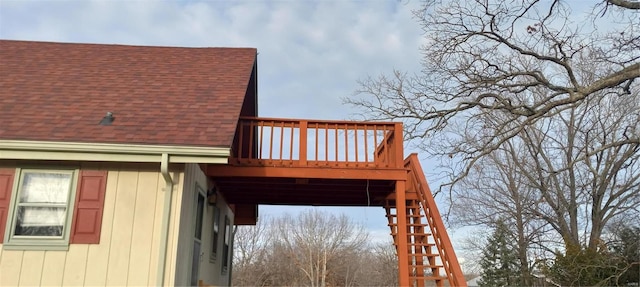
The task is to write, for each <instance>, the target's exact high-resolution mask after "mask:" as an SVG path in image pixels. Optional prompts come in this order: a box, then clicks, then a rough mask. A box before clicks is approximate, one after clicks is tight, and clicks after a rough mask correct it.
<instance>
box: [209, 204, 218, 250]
mask: <svg viewBox="0 0 640 287" xmlns="http://www.w3.org/2000/svg"><path fill="white" fill-rule="evenodd" d="M212 221H213V228H211V254H210V255H209V260H210V261H211V262H214V261H215V260H216V257H217V254H218V234H219V230H220V223H219V222H220V209H218V208H217V207H216V206H215V205H214V206H213V218H212Z"/></svg>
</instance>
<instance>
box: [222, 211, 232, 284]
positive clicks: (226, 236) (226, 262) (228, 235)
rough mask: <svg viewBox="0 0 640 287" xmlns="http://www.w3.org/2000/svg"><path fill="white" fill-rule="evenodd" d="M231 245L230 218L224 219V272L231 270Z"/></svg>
mask: <svg viewBox="0 0 640 287" xmlns="http://www.w3.org/2000/svg"><path fill="white" fill-rule="evenodd" d="M230 244H231V222H230V221H229V217H227V216H225V217H224V247H223V249H222V271H223V272H227V270H228V269H229V251H230V250H229V247H230V246H229V245H230Z"/></svg>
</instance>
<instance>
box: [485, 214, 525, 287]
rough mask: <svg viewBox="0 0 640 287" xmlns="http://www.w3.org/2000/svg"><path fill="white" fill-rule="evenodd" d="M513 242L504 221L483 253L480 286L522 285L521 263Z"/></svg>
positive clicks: (494, 232) (499, 223) (497, 226)
mask: <svg viewBox="0 0 640 287" xmlns="http://www.w3.org/2000/svg"><path fill="white" fill-rule="evenodd" d="M513 242H514V240H512V238H511V232H510V231H509V228H508V227H507V225H506V224H505V223H504V222H503V221H500V222H498V223H497V225H496V228H495V230H494V231H493V234H492V235H491V237H490V238H489V240H488V242H487V245H486V247H485V249H484V251H483V252H482V258H481V260H480V267H482V279H481V280H480V281H479V282H478V285H479V286H481V287H483V286H517V285H520V263H519V260H518V252H517V250H516V248H515V247H514V246H513V244H512V243H513Z"/></svg>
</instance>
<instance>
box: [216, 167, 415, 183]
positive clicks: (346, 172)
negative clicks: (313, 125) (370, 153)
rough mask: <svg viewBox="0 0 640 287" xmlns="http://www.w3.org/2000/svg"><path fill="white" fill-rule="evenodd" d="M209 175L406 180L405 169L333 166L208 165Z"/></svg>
mask: <svg viewBox="0 0 640 287" xmlns="http://www.w3.org/2000/svg"><path fill="white" fill-rule="evenodd" d="M207 175H208V176H211V177H271V178H274V177H281V178H323V179H370V180H406V178H407V170H406V169H404V168H398V169H355V168H333V167H282V166H229V165H208V166H207Z"/></svg>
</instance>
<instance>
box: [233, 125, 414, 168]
mask: <svg viewBox="0 0 640 287" xmlns="http://www.w3.org/2000/svg"><path fill="white" fill-rule="evenodd" d="M402 153H403V150H402V125H401V124H400V123H393V122H391V123H379V122H352V121H317V120H298V119H274V118H249V117H243V118H241V119H240V120H239V122H238V128H237V129H236V137H235V141H234V145H233V151H232V158H231V159H230V164H234V165H248V166H252V165H255V166H293V167H296V166H300V167H306V166H309V167H312V166H326V167H355V168H402V167H403V154H402Z"/></svg>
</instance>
